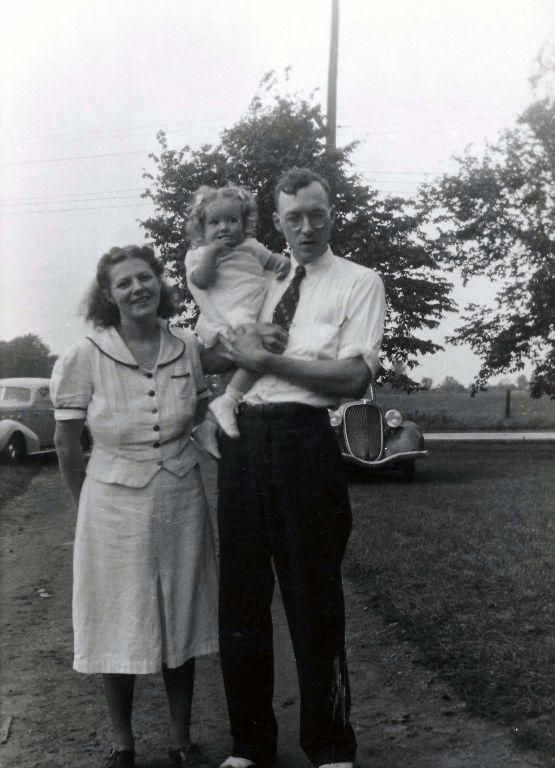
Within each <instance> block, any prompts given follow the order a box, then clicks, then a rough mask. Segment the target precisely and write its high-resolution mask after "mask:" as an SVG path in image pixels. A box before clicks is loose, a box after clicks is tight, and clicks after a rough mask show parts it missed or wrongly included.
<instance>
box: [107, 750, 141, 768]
mask: <svg viewBox="0 0 555 768" xmlns="http://www.w3.org/2000/svg"><path fill="white" fill-rule="evenodd" d="M104 768H137V766H136V765H135V753H134V752H132V751H131V750H130V749H112V751H111V752H110V754H109V755H108V757H107V758H106V762H105V763H104Z"/></svg>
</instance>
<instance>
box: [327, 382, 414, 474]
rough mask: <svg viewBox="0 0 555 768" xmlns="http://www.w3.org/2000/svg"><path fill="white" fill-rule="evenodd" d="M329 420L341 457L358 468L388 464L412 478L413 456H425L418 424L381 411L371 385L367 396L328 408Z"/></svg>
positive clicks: (400, 416)
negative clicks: (337, 441) (336, 407)
mask: <svg viewBox="0 0 555 768" xmlns="http://www.w3.org/2000/svg"><path fill="white" fill-rule="evenodd" d="M330 422H331V425H332V427H333V428H334V429H335V432H336V434H337V437H338V440H339V445H340V447H341V453H342V455H343V458H344V459H345V460H346V461H349V462H351V463H353V464H356V465H357V466H359V467H365V468H368V469H379V468H381V467H391V468H393V469H395V470H397V471H398V472H399V473H400V474H401V476H402V477H403V478H404V479H406V480H412V479H414V476H415V472H416V459H419V458H422V457H424V456H427V455H428V451H427V450H426V449H425V446H424V435H423V434H422V430H421V429H420V427H419V426H418V425H417V424H415V423H414V422H413V421H405V420H404V419H403V417H402V415H401V413H400V412H399V411H396V410H389V411H386V412H385V413H384V412H383V410H382V408H381V407H380V406H379V404H378V403H377V402H376V400H375V396H374V388H373V387H372V386H370V387H369V389H368V392H367V396H366V397H364V398H362V399H360V400H350V401H348V402H345V403H342V404H341V405H340V406H339V408H338V409H337V410H330Z"/></svg>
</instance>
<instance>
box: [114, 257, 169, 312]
mask: <svg viewBox="0 0 555 768" xmlns="http://www.w3.org/2000/svg"><path fill="white" fill-rule="evenodd" d="M160 290H161V281H160V278H159V277H157V276H156V275H155V274H154V272H153V271H152V268H151V267H150V265H149V264H148V263H147V262H146V261H143V259H137V258H133V259H125V261H120V262H119V263H118V264H114V266H113V267H111V269H110V288H109V295H110V298H111V300H112V301H113V302H114V304H115V305H116V306H117V308H118V309H119V313H120V318H121V321H122V322H124V321H125V320H128V321H129V320H131V321H133V322H137V321H142V320H148V319H150V318H151V317H152V316H153V315H154V317H156V314H157V312H158V306H159V304H160Z"/></svg>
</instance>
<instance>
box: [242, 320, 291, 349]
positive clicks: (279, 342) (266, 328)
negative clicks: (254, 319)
mask: <svg viewBox="0 0 555 768" xmlns="http://www.w3.org/2000/svg"><path fill="white" fill-rule="evenodd" d="M248 327H249V326H240V327H239V328H237V330H238V331H241V332H243V331H242V329H243V328H248ZM253 327H254V330H255V331H256V333H258V335H259V336H260V339H261V341H262V346H263V347H264V349H267V350H268V352H275V353H276V354H278V355H281V354H282V353H283V352H284V351H285V347H286V346H287V341H288V340H289V334H288V333H287V331H284V330H283V328H282V327H281V326H279V325H274V324H273V323H256V324H255V325H254V326H253Z"/></svg>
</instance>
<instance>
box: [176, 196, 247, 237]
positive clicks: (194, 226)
mask: <svg viewBox="0 0 555 768" xmlns="http://www.w3.org/2000/svg"><path fill="white" fill-rule="evenodd" d="M221 199H224V200H234V201H236V202H237V203H239V205H240V206H241V211H242V215H243V231H244V233H245V237H254V235H255V232H256V217H257V210H256V201H255V199H254V195H253V194H252V192H251V191H250V190H249V189H247V188H246V187H240V186H238V185H237V184H228V185H227V186H226V187H208V186H205V185H203V186H202V187H199V188H198V189H197V191H196V192H195V194H194V195H193V201H192V202H191V204H190V205H189V206H188V207H187V210H186V212H185V217H186V229H187V237H188V238H189V240H190V242H191V245H192V246H193V247H195V248H196V247H198V246H199V245H202V244H203V242H204V216H205V213H206V209H207V207H208V206H209V205H210V203H213V202H214V201H215V200H221Z"/></svg>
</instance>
